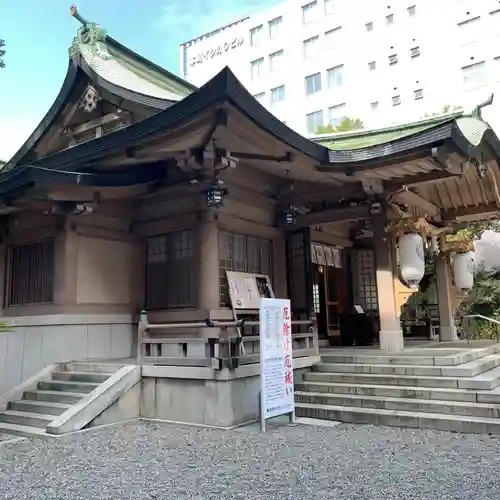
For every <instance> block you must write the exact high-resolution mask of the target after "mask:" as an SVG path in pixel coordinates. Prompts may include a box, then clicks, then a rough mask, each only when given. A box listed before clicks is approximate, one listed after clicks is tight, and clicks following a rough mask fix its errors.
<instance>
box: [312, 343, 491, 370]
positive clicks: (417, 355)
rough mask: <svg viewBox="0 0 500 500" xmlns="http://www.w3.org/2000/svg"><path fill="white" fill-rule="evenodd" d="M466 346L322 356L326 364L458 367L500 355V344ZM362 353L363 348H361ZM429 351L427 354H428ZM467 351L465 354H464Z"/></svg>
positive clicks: (339, 353) (340, 353)
mask: <svg viewBox="0 0 500 500" xmlns="http://www.w3.org/2000/svg"><path fill="white" fill-rule="evenodd" d="M465 346H466V344H462V349H457V347H456V346H451V347H450V348H449V349H446V348H437V347H435V348H428V349H420V350H419V351H413V352H411V351H412V348H411V347H410V348H409V349H408V350H405V353H402V354H383V353H381V352H380V351H378V352H377V351H372V352H368V351H364V352H359V353H352V352H351V353H342V352H341V351H340V352H338V353H337V352H335V353H331V352H330V353H328V354H324V355H323V356H321V360H322V361H323V362H324V363H342V364H347V363H357V364H371V365H373V364H381V365H420V366H457V365H461V364H463V363H468V362H470V361H474V360H477V359H481V358H484V357H485V356H489V355H491V354H495V353H500V344H494V345H491V346H489V347H483V348H474V347H471V348H470V350H465V349H464V347H465ZM360 351H361V348H360ZM426 351H427V352H426ZM464 351H465V352H464Z"/></svg>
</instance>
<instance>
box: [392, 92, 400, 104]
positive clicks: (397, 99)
mask: <svg viewBox="0 0 500 500" xmlns="http://www.w3.org/2000/svg"><path fill="white" fill-rule="evenodd" d="M400 104H401V96H400V95H395V96H393V97H392V105H393V106H399V105H400Z"/></svg>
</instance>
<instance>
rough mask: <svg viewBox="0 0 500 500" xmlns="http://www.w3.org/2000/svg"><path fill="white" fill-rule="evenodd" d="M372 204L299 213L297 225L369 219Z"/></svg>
mask: <svg viewBox="0 0 500 500" xmlns="http://www.w3.org/2000/svg"><path fill="white" fill-rule="evenodd" d="M370 208H371V207H370V205H357V206H354V207H343V208H334V209H330V210H323V211H320V212H309V213H307V214H304V215H299V216H298V217H297V221H296V224H295V226H297V227H305V226H317V225H318V224H327V223H329V222H350V221H354V220H359V219H367V218H369V217H370V216H371V215H370Z"/></svg>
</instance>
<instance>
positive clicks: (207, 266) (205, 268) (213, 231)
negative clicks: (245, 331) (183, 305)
mask: <svg viewBox="0 0 500 500" xmlns="http://www.w3.org/2000/svg"><path fill="white" fill-rule="evenodd" d="M219 287H220V285H219V231H218V228H217V221H216V215H215V214H214V213H213V212H212V211H211V210H205V211H203V212H201V216H200V221H199V223H198V308H199V309H200V310H201V311H202V314H203V316H204V317H206V318H210V317H211V315H212V311H213V310H214V309H219V303H220V297H219ZM205 333H206V334H207V336H215V335H214V333H215V329H213V328H212V329H206V332H205V329H204V331H203V334H205ZM217 335H218V332H217Z"/></svg>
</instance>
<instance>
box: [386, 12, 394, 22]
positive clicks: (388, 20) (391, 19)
mask: <svg viewBox="0 0 500 500" xmlns="http://www.w3.org/2000/svg"><path fill="white" fill-rule="evenodd" d="M385 24H387V25H390V24H394V14H389V15H388V16H385Z"/></svg>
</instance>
